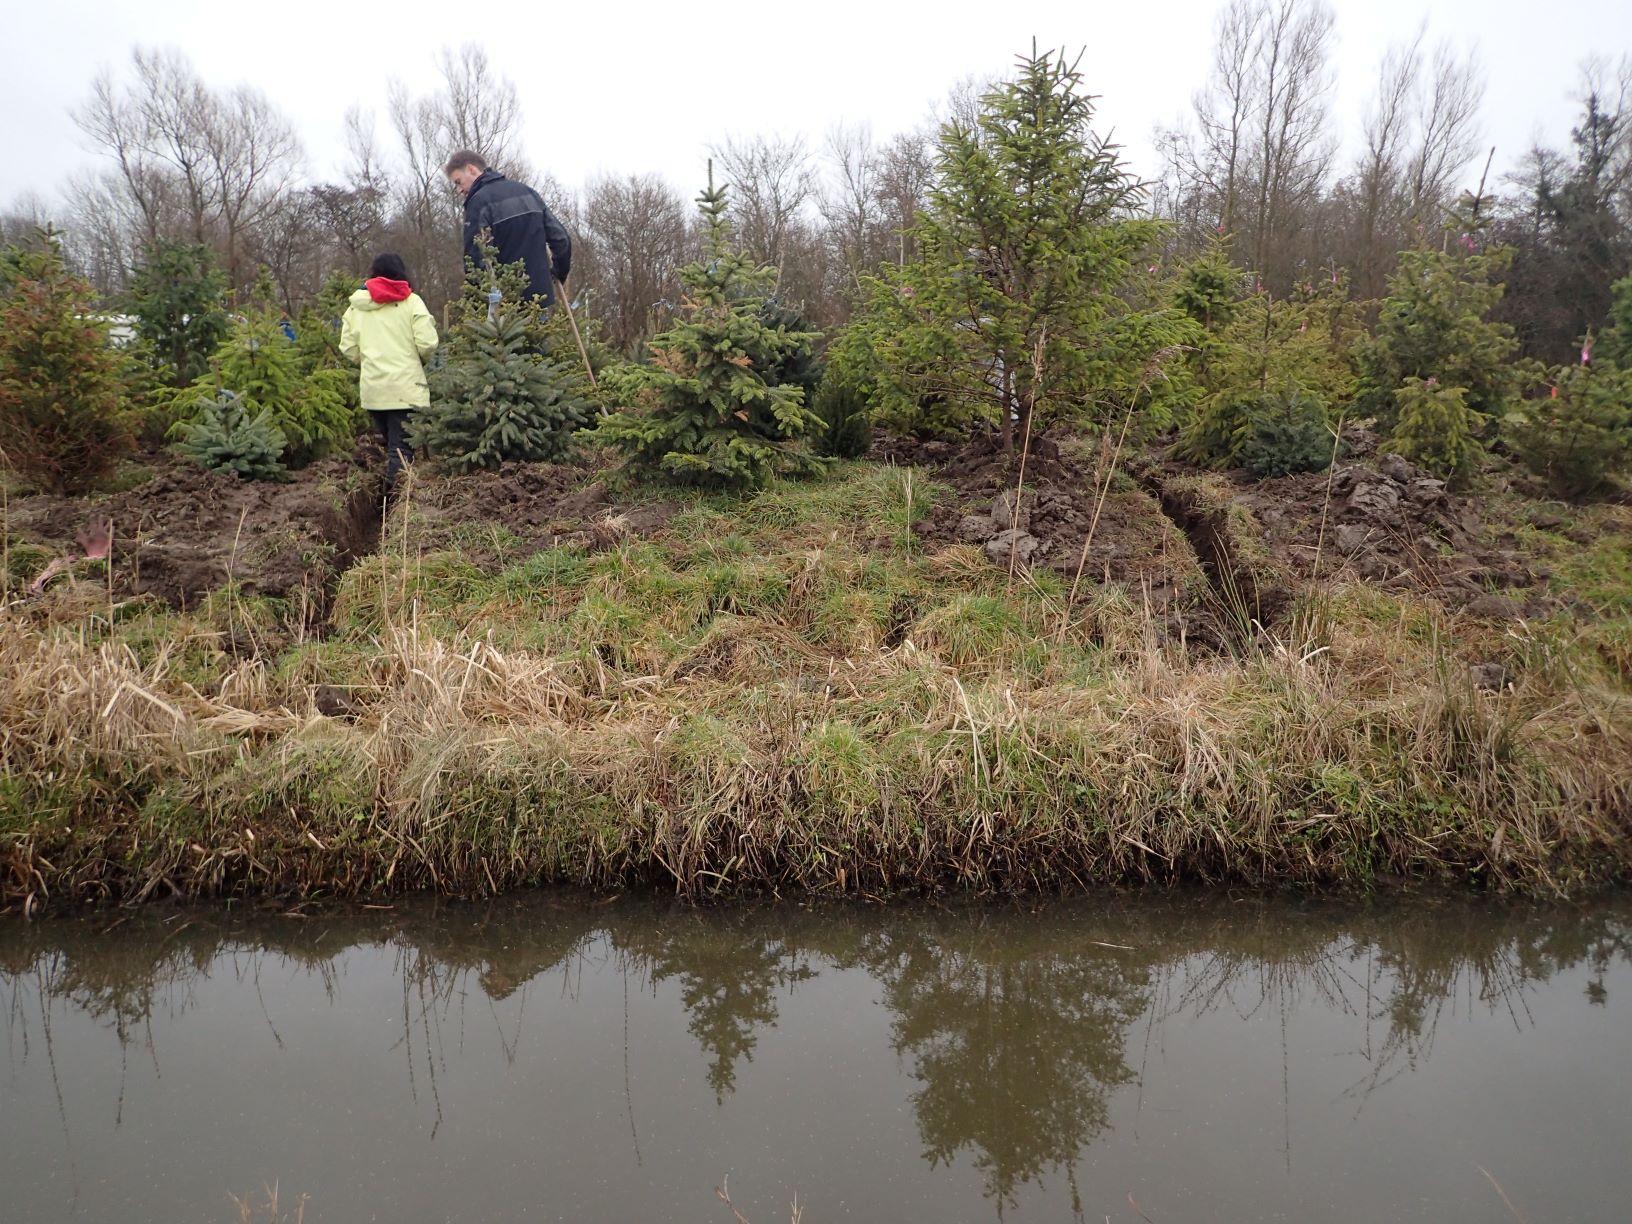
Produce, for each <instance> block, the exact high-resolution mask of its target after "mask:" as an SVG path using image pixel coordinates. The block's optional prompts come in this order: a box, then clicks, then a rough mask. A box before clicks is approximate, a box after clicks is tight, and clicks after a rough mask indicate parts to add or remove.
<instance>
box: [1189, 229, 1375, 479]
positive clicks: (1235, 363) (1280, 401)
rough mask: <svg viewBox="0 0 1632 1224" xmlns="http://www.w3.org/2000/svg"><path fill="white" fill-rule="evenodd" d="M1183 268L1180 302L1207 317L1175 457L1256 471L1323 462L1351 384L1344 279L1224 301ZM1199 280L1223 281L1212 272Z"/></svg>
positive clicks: (1350, 320) (1350, 314)
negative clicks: (1190, 405) (1196, 397)
mask: <svg viewBox="0 0 1632 1224" xmlns="http://www.w3.org/2000/svg"><path fill="white" fill-rule="evenodd" d="M1223 266H1224V267H1228V266H1229V265H1228V263H1227V261H1226V262H1225V263H1224V265H1223ZM1191 273H1192V274H1191V275H1187V276H1186V278H1184V279H1181V282H1180V288H1179V298H1180V301H1181V304H1183V305H1184V307H1185V309H1186V310H1187V312H1188V311H1189V310H1190V309H1192V308H1193V307H1192V305H1191V303H1194V302H1197V301H1200V302H1202V303H1204V305H1205V308H1206V310H1207V314H1208V316H1209V317H1210V318H1212V319H1213V320H1215V323H1214V325H1213V326H1212V327H1210V328H1209V329H1208V331H1207V334H1206V337H1205V338H1204V340H1203V341H1202V343H1201V344H1200V345H1199V346H1198V347H1197V348H1196V350H1195V351H1194V352H1193V353H1192V355H1191V360H1192V363H1193V367H1194V372H1195V376H1196V381H1197V383H1198V384H1199V385H1200V388H1201V398H1200V402H1199V403H1198V404H1197V406H1196V410H1195V412H1194V414H1193V415H1192V416H1191V417H1190V419H1189V421H1188V422H1187V423H1186V424H1185V427H1184V429H1183V432H1182V434H1181V437H1180V442H1179V446H1178V448H1177V449H1178V451H1179V453H1180V454H1182V455H1185V456H1186V457H1188V458H1191V459H1194V460H1196V461H1198V462H1202V463H1219V464H1233V463H1242V464H1244V465H1245V466H1247V467H1248V469H1249V470H1251V471H1252V472H1253V473H1254V474H1255V475H1260V476H1266V475H1284V474H1286V473H1288V472H1301V471H1316V470H1319V469H1320V468H1323V467H1325V466H1326V464H1327V463H1328V462H1329V461H1330V459H1331V454H1332V438H1331V434H1330V432H1329V429H1328V426H1329V418H1330V417H1331V416H1332V415H1333V410H1334V407H1335V406H1336V405H1337V404H1340V403H1343V402H1345V401H1346V400H1347V399H1348V398H1349V396H1350V395H1351V394H1352V393H1353V389H1354V375H1353V372H1352V371H1351V369H1350V367H1349V362H1348V358H1347V354H1348V350H1349V348H1350V346H1351V345H1352V343H1353V336H1354V333H1355V332H1356V330H1357V328H1358V322H1357V318H1356V315H1357V312H1356V309H1355V307H1354V305H1353V303H1351V302H1350V301H1349V298H1348V287H1347V283H1346V282H1345V281H1344V279H1343V278H1342V276H1340V275H1338V274H1337V273H1335V272H1334V273H1333V274H1331V275H1330V276H1329V277H1322V278H1319V279H1318V280H1313V281H1305V282H1303V283H1301V284H1299V285H1298V286H1297V287H1296V289H1295V291H1294V293H1293V295H1292V296H1291V297H1287V298H1276V297H1273V296H1271V295H1270V294H1269V293H1266V292H1265V291H1264V290H1263V288H1262V286H1257V287H1256V288H1255V291H1254V292H1253V293H1252V294H1250V295H1249V296H1247V297H1244V298H1240V299H1238V300H1236V301H1233V302H1226V301H1224V300H1222V298H1221V296H1220V295H1219V294H1217V292H1216V291H1213V292H1210V293H1206V294H1203V293H1201V292H1198V291H1196V290H1195V289H1193V288H1192V286H1193V285H1194V284H1195V282H1196V280H1197V278H1196V277H1195V276H1194V275H1193V273H1194V265H1193V267H1192V270H1191ZM1206 280H1207V282H1208V283H1210V284H1214V285H1216V284H1220V283H1225V284H1227V283H1229V282H1228V279H1227V278H1224V277H1222V276H1221V275H1219V273H1218V271H1217V270H1216V269H1214V270H1210V271H1209V272H1208V274H1207V277H1206ZM1216 320H1222V323H1221V324H1220V323H1218V322H1216ZM1249 452H1250V454H1249Z"/></svg>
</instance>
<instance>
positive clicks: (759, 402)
mask: <svg viewBox="0 0 1632 1224" xmlns="http://www.w3.org/2000/svg"><path fill="white" fill-rule="evenodd" d="M697 203H698V207H699V210H700V212H701V213H702V218H703V224H704V227H705V230H706V239H707V245H706V254H705V258H704V259H703V260H701V261H699V262H697V263H693V264H689V265H687V266H686V267H685V268H683V269H681V273H680V277H681V280H682V282H683V283H684V284H685V287H686V295H685V300H684V301H683V303H682V305H681V310H680V314H679V316H678V317H677V319H676V320H675V323H674V326H672V327H671V328H670V329H669V330H668V331H666V332H664V333H663V334H662V335H660V336H658V337H656V338H655V339H653V341H652V345H651V349H652V360H653V365H652V366H651V367H649V368H648V369H645V370H643V371H642V373H641V375H640V379H641V382H642V383H643V384H644V385H643V387H642V388H641V395H640V397H639V398H641V399H642V400H643V401H644V403H643V404H642V405H641V406H638V407H632V408H626V409H624V410H623V411H621V412H617V413H614V414H613V415H611V416H609V417H607V418H605V419H604V420H602V421H601V423H600V426H599V428H597V429H596V430H595V431H594V432H593V433H592V434H591V435H589V436H590V438H591V439H592V440H593V441H595V442H596V443H597V444H599V445H603V446H609V447H614V448H616V449H619V450H621V451H623V452H624V453H625V454H626V455H627V456H628V464H627V466H628V468H629V469H630V470H631V471H634V472H638V473H643V474H646V475H654V476H659V477H662V478H664V479H667V480H671V481H674V482H676V483H681V484H694V485H701V486H712V487H717V488H729V489H738V490H749V489H758V488H763V487H764V486H765V485H766V484H767V483H769V481H770V480H771V479H772V478H773V477H775V476H779V475H781V476H801V475H810V474H814V473H817V472H820V471H821V470H823V469H824V468H825V466H826V461H825V460H823V459H822V458H820V457H819V456H817V455H814V454H812V453H811V452H810V450H809V449H808V448H807V446H806V444H805V440H806V439H807V438H809V437H811V436H813V435H815V434H817V433H819V432H820V430H821V420H820V418H818V417H817V415H816V414H815V413H814V412H813V411H812V410H811V408H810V406H809V405H808V404H807V403H806V402H805V390H804V388H803V387H801V386H799V385H796V384H795V383H792V382H771V381H768V378H769V377H773V376H776V374H775V372H776V371H777V370H778V369H780V368H782V363H784V362H788V361H791V360H793V359H795V358H796V357H797V355H798V354H800V353H801V352H808V349H809V345H810V341H811V339H812V336H811V334H810V333H807V332H799V331H789V330H787V328H786V327H783V326H774V325H771V324H769V323H767V321H766V315H765V313H764V308H763V305H762V300H761V299H760V298H759V297H758V296H757V294H758V293H759V291H761V290H762V289H763V288H764V287H765V286H766V285H768V284H769V283H770V281H771V279H772V277H774V275H775V271H774V269H770V268H757V267H754V266H753V265H752V264H751V263H750V262H749V260H748V259H747V258H746V257H745V256H744V255H742V254H741V253H740V252H738V251H737V250H736V249H734V246H733V243H732V239H731V226H730V222H729V221H728V220H727V218H726V188H725V187H724V186H723V185H721V186H718V187H716V186H715V184H714V169H713V165H712V163H710V166H709V176H708V188H707V189H706V190H705V191H704V192H703V193H702V194H701V195H700V196H699V197H698V199H697Z"/></svg>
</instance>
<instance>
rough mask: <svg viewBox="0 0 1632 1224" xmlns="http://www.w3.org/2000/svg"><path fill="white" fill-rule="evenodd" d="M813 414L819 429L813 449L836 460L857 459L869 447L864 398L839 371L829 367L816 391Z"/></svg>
mask: <svg viewBox="0 0 1632 1224" xmlns="http://www.w3.org/2000/svg"><path fill="white" fill-rule="evenodd" d="M815 407H816V415H817V416H818V417H820V418H821V421H822V429H821V432H820V433H819V434H818V435H817V436H816V449H817V451H818V452H819V453H821V454H823V455H831V456H833V457H834V458H837V459H859V458H861V456H863V455H865V454H866V453H867V451H868V449H869V448H870V447H871V446H872V445H873V426H872V422H871V421H869V420H868V419H867V397H866V395H865V394H864V393H863V392H862V390H861V388H860V387H858V386H857V385H856V384H855V383H853V382H851V381H849V380H848V379H846V378H845V377H844V375H843V373H842V371H840V370H838V369H836V368H834V367H831V366H830V367H829V368H828V371H827V377H825V378H824V379H822V385H821V386H820V387H819V388H817V391H816V399H815Z"/></svg>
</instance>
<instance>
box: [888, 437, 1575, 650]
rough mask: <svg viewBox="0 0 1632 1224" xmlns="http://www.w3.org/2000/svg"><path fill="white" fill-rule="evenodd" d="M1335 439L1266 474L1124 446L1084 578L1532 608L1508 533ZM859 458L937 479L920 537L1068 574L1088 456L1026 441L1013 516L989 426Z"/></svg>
mask: <svg viewBox="0 0 1632 1224" xmlns="http://www.w3.org/2000/svg"><path fill="white" fill-rule="evenodd" d="M1344 442H1345V447H1344V454H1343V456H1342V457H1341V458H1340V459H1339V461H1338V463H1337V465H1336V466H1335V468H1334V469H1333V470H1332V471H1330V472H1311V473H1303V474H1299V475H1293V476H1283V477H1275V478H1271V479H1267V480H1256V479H1254V478H1252V477H1251V476H1249V475H1247V474H1246V473H1245V472H1234V473H1223V474H1220V473H1210V472H1207V471H1206V470H1205V469H1202V468H1198V467H1196V466H1194V465H1191V464H1186V463H1181V462H1177V461H1174V460H1171V459H1168V458H1166V457H1165V456H1164V455H1163V454H1162V453H1161V452H1160V450H1158V449H1154V448H1153V449H1151V450H1148V451H1145V452H1143V453H1136V454H1133V455H1130V456H1128V457H1126V459H1125V461H1124V463H1123V467H1124V468H1125V469H1126V470H1127V471H1129V472H1130V473H1133V474H1135V475H1136V476H1137V478H1138V484H1139V485H1140V486H1141V487H1139V488H1129V487H1128V483H1129V482H1126V481H1121V480H1116V481H1113V482H1112V486H1111V492H1110V494H1109V495H1108V496H1107V497H1106V499H1105V504H1104V506H1103V507H1102V508H1101V510H1100V515H1099V521H1098V523H1097V524H1096V525H1094V526H1093V536H1092V541H1091V543H1090V544H1089V548H1088V560H1087V563H1086V564H1085V565H1084V567H1083V573H1084V575H1085V576H1086V577H1091V578H1093V579H1095V580H1099V581H1107V582H1117V583H1127V584H1131V585H1139V586H1146V587H1154V589H1155V591H1156V592H1157V593H1158V596H1160V595H1163V594H1172V593H1175V592H1180V591H1183V590H1185V589H1187V586H1188V585H1189V581H1190V579H1191V578H1192V577H1193V575H1194V574H1195V573H1196V572H1197V569H1198V567H1199V568H1200V570H1201V571H1202V572H1204V573H1205V574H1206V576H1207V579H1208V581H1209V582H1210V583H1211V585H1212V586H1213V587H1214V588H1215V590H1217V589H1219V588H1221V587H1226V586H1227V587H1229V588H1230V589H1231V591H1232V592H1240V593H1241V594H1242V595H1244V596H1245V597H1246V599H1247V600H1248V602H1249V603H1250V604H1251V605H1252V606H1253V608H1254V611H1255V614H1256V615H1260V616H1272V615H1273V614H1274V612H1275V610H1276V609H1280V608H1284V607H1285V606H1286V605H1287V603H1288V602H1289V596H1290V594H1291V591H1290V589H1289V588H1290V586H1291V585H1296V584H1301V583H1303V582H1307V581H1310V580H1313V579H1314V578H1316V577H1317V576H1318V577H1320V578H1334V577H1335V578H1340V579H1346V580H1350V581H1362V582H1367V583H1371V584H1374V585H1377V586H1380V587H1382V588H1384V589H1387V590H1393V591H1412V592H1419V593H1423V594H1427V595H1430V596H1432V597H1434V598H1436V599H1438V600H1439V601H1440V602H1442V603H1443V604H1445V605H1446V606H1447V607H1450V608H1454V609H1465V610H1467V611H1468V612H1470V613H1472V614H1474V615H1478V616H1489V617H1494V618H1507V617H1514V616H1520V615H1534V614H1537V613H1538V612H1541V611H1544V610H1545V600H1544V597H1543V595H1542V594H1541V592H1540V591H1539V590H1538V589H1537V586H1538V583H1539V582H1540V581H1541V580H1542V579H1543V578H1544V577H1545V571H1541V572H1538V571H1537V570H1536V569H1534V568H1532V564H1531V563H1530V562H1528V561H1527V560H1526V559H1525V557H1524V556H1523V555H1522V553H1521V552H1520V550H1519V549H1518V547H1517V542H1516V540H1515V538H1514V537H1513V536H1512V535H1511V534H1510V533H1505V532H1503V531H1502V530H1500V529H1498V528H1496V527H1494V526H1490V525H1487V524H1486V523H1484V522H1483V521H1482V520H1481V517H1480V514H1479V512H1478V507H1477V503H1476V501H1475V500H1474V499H1472V498H1468V497H1463V496H1459V495H1457V494H1455V493H1453V492H1451V491H1450V490H1448V489H1447V488H1446V486H1445V483H1444V482H1443V481H1440V480H1436V479H1435V478H1433V477H1432V476H1431V475H1430V474H1429V473H1427V472H1425V471H1423V470H1422V469H1420V468H1417V467H1415V466H1414V465H1413V464H1411V463H1409V462H1408V461H1406V460H1405V459H1403V458H1401V457H1400V456H1398V455H1379V454H1378V452H1377V440H1376V438H1375V436H1374V435H1372V434H1371V433H1370V432H1369V431H1366V430H1363V429H1351V430H1346V431H1345V434H1344ZM870 457H871V458H874V459H876V460H879V461H883V462H895V463H901V464H913V465H915V466H919V467H923V468H925V469H926V470H927V471H929V472H930V473H931V475H932V476H933V478H934V479H935V480H936V481H938V482H940V483H942V484H946V485H950V486H951V490H952V491H951V494H950V495H949V496H946V497H943V498H942V499H940V500H939V501H938V502H937V503H936V505H935V506H934V507H933V508H932V510H931V512H930V513H929V514H928V515H927V516H926V517H925V518H924V519H923V521H922V522H920V523H918V524H916V525H915V530H917V531H918V533H919V535H920V536H922V537H923V538H924V539H925V540H928V541H931V542H934V543H944V544H951V543H969V544H977V545H979V546H981V547H982V548H983V549H984V550H985V552H986V554H987V556H988V557H990V558H991V560H992V562H993V563H994V564H997V565H1001V566H1005V567H1006V566H1007V565H1008V564H1009V562H1010V558H1011V556H1014V557H1015V559H1016V561H1017V562H1019V563H1023V564H1026V565H1030V566H1046V567H1049V568H1052V569H1056V570H1060V571H1062V572H1065V573H1068V574H1074V572H1075V570H1076V566H1077V563H1078V561H1079V559H1080V558H1081V555H1082V546H1083V542H1084V540H1086V539H1088V533H1089V526H1090V524H1092V523H1093V520H1094V496H1093V482H1094V465H1093V463H1092V461H1091V460H1086V461H1079V460H1075V459H1074V458H1073V457H1072V456H1071V455H1069V454H1065V453H1062V450H1061V447H1060V446H1059V445H1058V444H1057V443H1056V442H1054V441H1053V440H1051V439H1049V438H1047V437H1040V438H1034V439H1033V441H1032V450H1031V453H1030V454H1029V455H1028V456H1027V460H1026V471H1025V484H1026V492H1025V493H1024V494H1023V495H1022V498H1021V504H1020V508H1019V515H1018V516H1016V514H1015V505H1014V494H1013V489H1014V487H1015V484H1016V480H1017V476H1018V471H1017V468H1016V465H1015V462H1014V461H1013V459H1011V458H1010V457H1007V456H1004V455H1003V453H1002V451H1001V445H1000V442H999V440H998V439H997V437H996V436H995V435H990V436H978V437H976V438H974V439H973V440H971V441H970V442H969V443H968V444H966V445H963V446H957V445H954V444H951V443H947V442H923V441H918V440H915V439H904V438H892V437H881V438H879V439H878V441H877V442H876V443H875V445H874V448H873V452H872V455H871V456H870ZM1197 477H1201V478H1204V479H1208V480H1211V481H1213V482H1215V484H1216V486H1217V487H1218V488H1219V490H1220V492H1221V498H1222V500H1221V501H1220V502H1219V504H1218V505H1217V506H1215V507H1211V508H1206V509H1204V508H1201V507H1198V506H1196V505H1195V504H1194V498H1192V497H1190V496H1188V495H1183V496H1181V495H1179V494H1178V493H1177V489H1176V482H1182V481H1184V480H1185V479H1186V478H1192V479H1193V478H1197ZM1226 511H1234V512H1239V511H1245V512H1246V514H1245V516H1242V515H1240V514H1239V513H1236V514H1233V515H1232V514H1228V513H1226ZM1226 520H1239V523H1237V522H1234V521H1231V522H1230V523H1229V530H1231V531H1236V530H1239V531H1241V532H1242V533H1243V535H1244V537H1246V538H1244V539H1242V540H1239V541H1237V540H1235V539H1232V538H1231V537H1230V536H1229V535H1228V534H1227V533H1225V528H1226ZM1254 555H1256V556H1257V557H1258V560H1256V561H1254V560H1253V556H1254Z"/></svg>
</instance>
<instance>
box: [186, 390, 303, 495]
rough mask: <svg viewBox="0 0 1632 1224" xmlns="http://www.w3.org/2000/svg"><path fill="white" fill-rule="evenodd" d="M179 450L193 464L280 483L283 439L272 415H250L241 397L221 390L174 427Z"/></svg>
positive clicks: (264, 411) (282, 468)
mask: <svg viewBox="0 0 1632 1224" xmlns="http://www.w3.org/2000/svg"><path fill="white" fill-rule="evenodd" d="M176 432H177V435H178V437H179V439H180V441H179V448H180V450H181V453H182V454H184V455H186V456H187V457H188V458H189V459H191V460H192V461H193V462H194V463H197V464H198V465H200V466H201V467H206V468H209V469H210V471H212V472H221V473H225V474H230V475H233V476H238V477H241V478H242V479H244V480H281V479H282V478H283V475H284V466H283V463H282V462H281V459H282V456H283V449H284V437H283V434H282V432H280V431H279V429H278V427H277V426H276V425H274V424H273V423H272V413H271V412H270V411H269V410H267V409H265V408H261V409H259V410H258V411H254V412H251V411H250V410H249V409H248V408H247V407H246V405H245V402H244V398H243V397H242V396H241V395H239V394H237V393H236V392H234V391H222V392H220V393H219V394H218V395H217V396H216V398H215V399H214V400H213V401H211V402H210V403H208V404H205V405H204V406H203V407H202V408H201V409H200V410H199V412H198V415H197V416H196V417H195V418H194V419H193V420H191V421H183V422H182V423H181V424H180V425H179V426H178V427H177V430H176Z"/></svg>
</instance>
